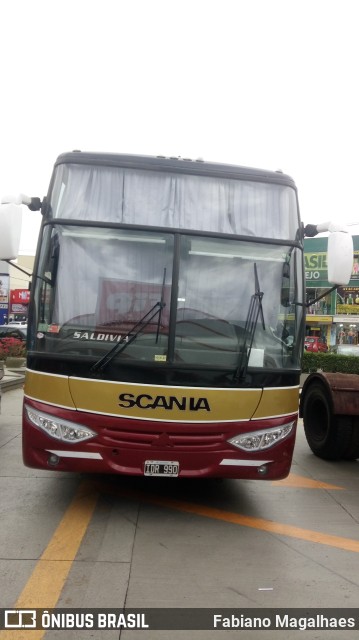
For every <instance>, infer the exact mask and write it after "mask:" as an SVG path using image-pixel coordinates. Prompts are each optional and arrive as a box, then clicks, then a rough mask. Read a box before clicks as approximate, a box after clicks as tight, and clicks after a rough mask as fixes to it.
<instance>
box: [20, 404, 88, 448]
mask: <svg viewBox="0 0 359 640" xmlns="http://www.w3.org/2000/svg"><path fill="white" fill-rule="evenodd" d="M25 411H26V414H27V417H28V418H29V420H30V422H32V424H34V425H35V426H36V427H39V429H42V431H45V433H47V435H49V436H51V437H52V438H56V440H61V441H62V442H67V443H72V444H76V443H77V442H83V440H89V439H90V438H93V437H94V436H96V435H97V434H96V433H95V431H92V430H91V429H89V428H88V427H84V426H82V425H80V424H76V423H75V422H68V421H67V420H61V418H56V417H54V416H50V415H48V414H47V413H42V411H37V410H35V409H33V408H32V407H29V406H27V405H25Z"/></svg>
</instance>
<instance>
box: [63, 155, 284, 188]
mask: <svg viewBox="0 0 359 640" xmlns="http://www.w3.org/2000/svg"><path fill="white" fill-rule="evenodd" d="M68 163H71V164H88V165H96V166H99V165H102V166H108V167H125V168H132V169H133V168H136V169H144V170H146V169H147V170H151V171H171V172H176V173H187V174H193V175H202V176H203V175H207V176H215V177H222V178H232V179H237V180H238V179H241V180H253V181H258V182H273V183H276V184H283V185H287V186H290V187H293V188H296V187H295V183H294V180H293V179H292V178H291V177H290V176H288V175H287V174H284V173H282V172H281V171H267V170H263V169H254V168H251V167H242V166H238V165H233V164H223V163H216V162H205V161H204V160H202V159H195V160H191V159H190V158H181V157H165V156H144V155H133V154H117V153H95V152H82V151H78V150H76V151H71V152H67V153H63V154H61V155H60V156H59V157H58V158H57V160H56V162H55V166H57V165H59V164H68Z"/></svg>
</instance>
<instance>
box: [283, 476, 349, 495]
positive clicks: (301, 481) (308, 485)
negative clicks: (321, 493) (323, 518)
mask: <svg viewBox="0 0 359 640" xmlns="http://www.w3.org/2000/svg"><path fill="white" fill-rule="evenodd" d="M272 485H273V487H293V488H296V487H297V488H298V489H299V488H300V489H331V490H335V491H340V490H343V487H337V486H336V485H334V484H327V483H326V482H319V480H312V479H311V478H305V477H304V476H297V475H295V473H291V474H290V475H289V476H288V478H284V480H274V481H273V482H272Z"/></svg>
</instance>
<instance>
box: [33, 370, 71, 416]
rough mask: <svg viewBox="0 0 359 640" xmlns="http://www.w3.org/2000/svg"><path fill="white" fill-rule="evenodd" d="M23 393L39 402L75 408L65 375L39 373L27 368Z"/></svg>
mask: <svg viewBox="0 0 359 640" xmlns="http://www.w3.org/2000/svg"><path fill="white" fill-rule="evenodd" d="M24 394H25V396H26V397H28V398H33V399H34V400H38V401H39V402H45V403H47V404H53V405H55V406H58V407H66V408H68V409H75V405H74V403H73V400H72V398H71V394H70V388H69V379H68V377H67V376H58V375H54V374H49V373H40V372H38V371H30V370H29V369H27V371H26V375H25V386H24Z"/></svg>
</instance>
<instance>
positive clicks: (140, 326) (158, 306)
mask: <svg viewBox="0 0 359 640" xmlns="http://www.w3.org/2000/svg"><path fill="white" fill-rule="evenodd" d="M165 281H166V268H165V269H164V270H163V282H162V291H161V299H160V300H158V301H157V302H156V303H155V304H154V305H153V307H151V309H150V310H149V311H147V313H145V315H144V316H142V318H140V320H139V321H138V322H136V323H135V324H134V325H133V327H131V329H130V330H129V331H128V332H127V333H126V335H125V336H124V337H123V338H121V340H120V341H119V342H117V343H116V344H115V345H114V346H113V347H112V349H110V351H109V352H108V353H106V354H105V355H104V356H102V357H101V358H100V359H99V360H97V362H95V364H94V365H92V367H91V368H90V372H91V373H97V372H101V371H103V370H104V369H105V367H107V365H108V364H109V363H110V362H111V360H113V359H114V358H115V357H116V356H117V355H118V354H119V353H122V351H124V350H125V349H127V347H128V346H129V345H130V344H131V343H132V342H134V340H136V338H137V336H138V335H139V334H140V333H141V332H142V331H143V330H144V329H145V328H146V327H147V326H148V325H149V324H150V322H152V320H153V319H154V318H155V317H156V316H157V315H158V322H157V331H156V343H157V342H158V337H159V331H160V323H161V316H162V310H163V309H164V307H165V306H166V303H165V302H164V290H165Z"/></svg>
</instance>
